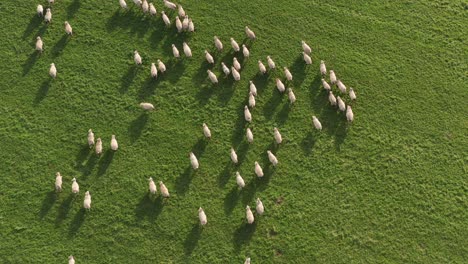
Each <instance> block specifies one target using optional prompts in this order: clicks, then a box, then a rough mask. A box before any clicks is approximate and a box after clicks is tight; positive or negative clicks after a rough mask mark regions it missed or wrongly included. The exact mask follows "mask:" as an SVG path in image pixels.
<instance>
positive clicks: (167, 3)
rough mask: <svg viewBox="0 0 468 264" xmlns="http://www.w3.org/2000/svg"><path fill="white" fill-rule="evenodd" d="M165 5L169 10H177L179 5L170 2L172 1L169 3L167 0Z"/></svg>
mask: <svg viewBox="0 0 468 264" xmlns="http://www.w3.org/2000/svg"><path fill="white" fill-rule="evenodd" d="M164 5H165V6H166V7H167V8H169V9H172V10H175V9H176V8H177V5H176V4H174V3H172V2H170V1H167V0H164Z"/></svg>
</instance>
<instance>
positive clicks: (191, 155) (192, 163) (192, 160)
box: [189, 152, 200, 170]
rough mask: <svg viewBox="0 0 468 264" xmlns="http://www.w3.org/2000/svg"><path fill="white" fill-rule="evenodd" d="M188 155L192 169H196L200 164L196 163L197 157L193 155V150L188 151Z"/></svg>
mask: <svg viewBox="0 0 468 264" xmlns="http://www.w3.org/2000/svg"><path fill="white" fill-rule="evenodd" d="M189 157H190V164H191V165H192V169H194V170H198V167H199V166H200V165H199V164H198V159H197V157H196V156H195V154H193V152H190V154H189Z"/></svg>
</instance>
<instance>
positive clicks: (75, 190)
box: [71, 178, 80, 194]
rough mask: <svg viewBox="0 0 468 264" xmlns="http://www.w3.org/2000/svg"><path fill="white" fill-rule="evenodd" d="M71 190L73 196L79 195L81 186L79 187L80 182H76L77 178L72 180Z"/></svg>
mask: <svg viewBox="0 0 468 264" xmlns="http://www.w3.org/2000/svg"><path fill="white" fill-rule="evenodd" d="M71 189H72V193H73V194H77V193H79V192H80V185H78V182H77V181H76V179H75V178H73V179H72V186H71Z"/></svg>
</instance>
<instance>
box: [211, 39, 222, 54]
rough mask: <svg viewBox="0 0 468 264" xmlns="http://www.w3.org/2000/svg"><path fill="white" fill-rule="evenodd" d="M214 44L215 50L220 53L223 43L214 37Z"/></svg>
mask: <svg viewBox="0 0 468 264" xmlns="http://www.w3.org/2000/svg"><path fill="white" fill-rule="evenodd" d="M213 39H214V44H215V47H216V49H218V51H222V50H223V43H222V42H221V40H219V38H218V37H217V36H214V38H213Z"/></svg>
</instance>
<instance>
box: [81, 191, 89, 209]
mask: <svg viewBox="0 0 468 264" xmlns="http://www.w3.org/2000/svg"><path fill="white" fill-rule="evenodd" d="M83 207H84V209H87V210H90V209H91V194H90V193H89V191H86V192H85V196H84V201H83Z"/></svg>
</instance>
